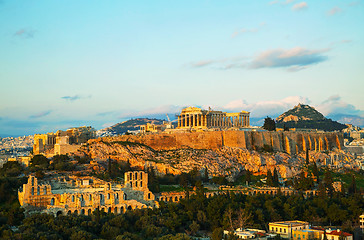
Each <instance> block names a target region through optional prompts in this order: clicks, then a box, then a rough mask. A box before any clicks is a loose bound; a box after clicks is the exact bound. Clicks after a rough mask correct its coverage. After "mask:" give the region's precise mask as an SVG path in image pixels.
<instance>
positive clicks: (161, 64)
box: [0, 0, 364, 135]
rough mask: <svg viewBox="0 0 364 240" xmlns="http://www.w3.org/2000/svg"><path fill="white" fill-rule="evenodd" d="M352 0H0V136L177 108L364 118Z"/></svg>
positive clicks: (362, 39) (357, 16)
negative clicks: (298, 109) (300, 109)
mask: <svg viewBox="0 0 364 240" xmlns="http://www.w3.org/2000/svg"><path fill="white" fill-rule="evenodd" d="M363 8H364V3H363V2H362V1H348V2H342V1H319V2H318V1H294V0H287V1H244V3H242V2H241V1H229V2H220V1H200V2H195V1H183V2H168V1H154V2H153V3H151V2H147V1H122V2H121V1H108V2H100V1H81V0H80V1H62V2H50V1H20V0H19V1H8V0H3V1H0V53H1V54H0V64H1V67H0V80H1V85H2V87H1V88H0V89H1V90H0V102H1V104H0V134H5V135H28V134H34V133H38V132H39V133H44V132H50V131H55V130H57V129H66V128H68V127H73V126H83V125H92V126H94V127H95V128H96V129H101V128H104V127H106V126H109V125H112V124H115V123H117V122H121V121H124V120H127V119H128V118H131V117H155V116H163V115H165V114H166V113H170V114H173V113H177V112H179V111H180V110H181V109H182V108H183V107H185V106H199V107H203V108H208V107H212V108H214V109H217V110H224V111H237V110H247V111H251V116H252V117H256V118H259V117H265V116H267V115H269V116H276V115H277V114H281V113H283V112H284V111H286V110H288V109H289V108H292V107H293V106H295V105H297V104H298V103H304V104H310V105H311V106H314V107H315V108H316V109H317V110H319V111H320V112H322V113H323V114H324V115H325V116H331V115H335V114H344V115H356V116H359V117H361V118H363V117H364V111H363V110H364V101H363V97H362V91H363V87H364V82H363V81H362V79H361V76H363V73H364V68H363V67H362V63H361V56H363V54H364V30H363V29H362V26H361V23H362V22H363V21H364V16H363V14H362V13H363Z"/></svg>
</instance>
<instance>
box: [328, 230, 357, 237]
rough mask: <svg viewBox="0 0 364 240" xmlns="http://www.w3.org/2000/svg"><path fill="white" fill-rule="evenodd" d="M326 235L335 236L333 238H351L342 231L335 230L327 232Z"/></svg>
mask: <svg viewBox="0 0 364 240" xmlns="http://www.w3.org/2000/svg"><path fill="white" fill-rule="evenodd" d="M326 235H335V236H341V235H343V236H344V237H349V236H353V235H352V234H350V233H347V232H343V231H336V230H333V231H331V232H330V233H329V232H326Z"/></svg>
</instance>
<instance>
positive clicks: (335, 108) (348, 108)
mask: <svg viewBox="0 0 364 240" xmlns="http://www.w3.org/2000/svg"><path fill="white" fill-rule="evenodd" d="M317 110H318V111H320V112H321V113H322V114H324V115H334V114H347V115H359V116H362V117H364V111H362V110H359V109H357V108H356V107H355V106H354V105H352V104H349V103H347V102H345V101H343V100H342V99H341V97H340V95H333V96H330V97H329V98H328V99H326V100H325V101H323V102H322V103H321V104H319V105H318V106H317Z"/></svg>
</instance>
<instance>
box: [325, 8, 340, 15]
mask: <svg viewBox="0 0 364 240" xmlns="http://www.w3.org/2000/svg"><path fill="white" fill-rule="evenodd" d="M342 11H343V10H342V9H341V8H339V7H333V8H331V9H330V10H329V11H328V12H327V15H329V16H333V15H336V14H338V13H340V12H342Z"/></svg>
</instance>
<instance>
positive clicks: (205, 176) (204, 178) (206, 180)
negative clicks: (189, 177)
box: [203, 167, 209, 183]
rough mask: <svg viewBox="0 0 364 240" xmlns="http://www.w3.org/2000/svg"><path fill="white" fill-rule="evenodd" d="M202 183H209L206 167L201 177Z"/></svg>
mask: <svg viewBox="0 0 364 240" xmlns="http://www.w3.org/2000/svg"><path fill="white" fill-rule="evenodd" d="M203 181H204V182H205V183H206V182H208V181H209V172H208V171H207V167H205V172H204V175H203Z"/></svg>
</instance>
